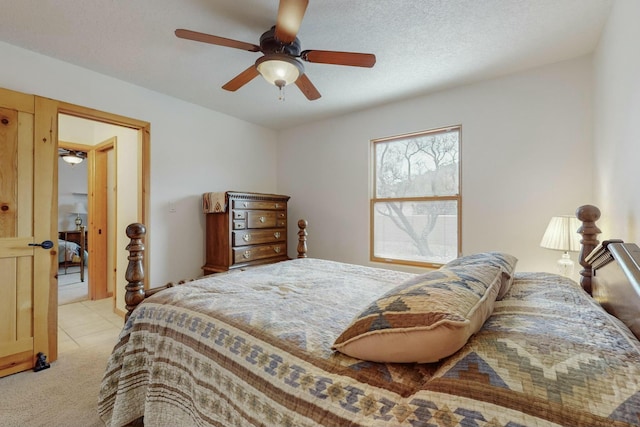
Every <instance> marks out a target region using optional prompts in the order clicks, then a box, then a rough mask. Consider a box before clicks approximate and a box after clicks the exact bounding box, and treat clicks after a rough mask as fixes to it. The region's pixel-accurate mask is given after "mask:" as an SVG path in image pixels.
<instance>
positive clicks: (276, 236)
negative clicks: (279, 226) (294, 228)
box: [273, 231, 280, 239]
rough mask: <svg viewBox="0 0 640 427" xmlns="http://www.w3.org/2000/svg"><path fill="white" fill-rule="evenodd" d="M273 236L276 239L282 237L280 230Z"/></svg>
mask: <svg viewBox="0 0 640 427" xmlns="http://www.w3.org/2000/svg"><path fill="white" fill-rule="evenodd" d="M273 237H275V238H276V239H279V238H280V232H279V231H276V232H275V233H273Z"/></svg>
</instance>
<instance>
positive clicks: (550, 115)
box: [278, 57, 593, 278]
mask: <svg viewBox="0 0 640 427" xmlns="http://www.w3.org/2000/svg"><path fill="white" fill-rule="evenodd" d="M591 70H592V68H591V57H583V58H579V59H576V60H571V61H566V62H562V63H558V64H555V65H551V66H546V67H542V68H538V69H534V70H530V71H527V72H523V73H519V74H515V75H511V76H506V77H503V78H499V79H495V80H490V81H486V82H482V83H478V84H473V85H469V86H464V87H459V88H456V89H453V90H448V91H445V92H440V93H436V94H434V95H430V96H424V97H419V98H416V99H413V100H409V101H405V102H399V103H396V104H392V105H387V106H384V107H380V108H374V109H371V110H368V111H364V112H360V113H356V114H350V115H346V116H344V117H340V118H335V119H331V120H326V121H322V122H317V123H314V124H311V125H305V126H301V127H299V128H296V129H291V130H287V131H283V132H282V133H281V135H280V136H279V140H280V142H279V144H278V152H279V157H280V162H279V170H278V190H279V191H280V192H281V193H283V194H288V195H290V196H291V211H290V214H289V218H290V219H292V221H290V223H291V225H292V228H291V230H290V234H291V235H292V236H295V233H293V231H294V229H293V225H294V224H295V221H293V220H294V219H297V218H305V219H307V220H309V227H308V232H309V254H310V256H314V257H319V258H328V259H335V260H341V261H346V262H352V263H358V264H371V263H370V262H369V186H370V182H369V176H370V175H369V174H370V171H369V155H370V151H369V150H370V142H369V141H370V140H371V139H373V138H380V137H386V136H391V135H398V134H404V133H409V132H416V131H421V130H426V129H432V128H439V127H443V126H448V125H456V124H462V169H463V172H462V197H463V205H462V215H463V225H462V227H463V230H462V238H463V243H462V245H463V247H462V249H463V253H465V254H469V253H473V252H478V251H483V250H502V251H506V252H509V253H512V254H513V255H515V256H517V257H518V258H519V260H520V261H519V264H518V270H519V271H541V270H542V271H554V269H555V261H556V260H557V259H558V258H559V257H560V254H559V253H557V252H554V251H550V250H547V249H542V248H540V247H539V244H540V240H541V238H542V234H543V233H544V231H545V228H546V226H547V223H548V221H549V219H550V218H551V216H553V215H557V214H573V212H574V211H575V209H576V207H578V206H580V205H583V204H587V203H593V197H592V196H593V194H592V193H593V192H592V187H591V185H590V184H591V182H592V172H591V164H592V150H591V144H592V140H591V132H592V129H591V119H592V91H591V90H592V87H591V82H592V72H591ZM576 255H577V254H573V258H574V260H575V259H576ZM576 270H577V269H576ZM577 277H578V276H577V274H576V278H577Z"/></svg>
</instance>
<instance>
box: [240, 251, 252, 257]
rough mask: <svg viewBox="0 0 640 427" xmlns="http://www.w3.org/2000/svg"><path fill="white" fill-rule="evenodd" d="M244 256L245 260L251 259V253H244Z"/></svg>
mask: <svg viewBox="0 0 640 427" xmlns="http://www.w3.org/2000/svg"><path fill="white" fill-rule="evenodd" d="M242 256H243V257H244V258H245V259H249V258H251V251H244V253H243V254H242Z"/></svg>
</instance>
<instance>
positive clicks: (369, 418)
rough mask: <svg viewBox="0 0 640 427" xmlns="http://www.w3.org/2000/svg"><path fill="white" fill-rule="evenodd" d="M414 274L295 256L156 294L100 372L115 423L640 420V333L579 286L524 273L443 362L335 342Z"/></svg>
mask: <svg viewBox="0 0 640 427" xmlns="http://www.w3.org/2000/svg"><path fill="white" fill-rule="evenodd" d="M412 276H413V275H412V274H409V273H402V272H394V271H389V270H382V269H375V268H369V267H361V266H355V265H348V264H341V263H335V262H331V261H322V260H317V259H298V260H292V261H287V262H282V263H277V264H270V265H267V266H262V267H256V268H252V269H249V270H246V271H238V272H233V273H229V274H219V275H213V276H209V277H206V278H203V279H201V280H198V281H196V282H192V283H189V284H187V285H184V286H180V287H175V288H171V289H168V290H166V291H163V292H160V293H158V294H156V295H155V296H153V297H151V298H149V299H148V300H147V301H145V302H144V303H143V304H141V305H140V306H139V307H138V308H137V309H136V310H135V311H134V313H133V314H132V316H131V318H130V319H129V321H128V322H127V324H126V326H125V327H124V329H123V331H122V333H121V335H120V340H119V342H118V344H117V345H116V346H115V348H114V350H113V354H112V356H111V358H110V360H109V363H108V367H107V369H106V372H105V376H104V379H103V383H102V389H101V392H100V398H99V412H100V415H101V417H102V419H103V420H104V421H105V423H106V424H107V425H110V426H122V425H126V424H128V423H131V422H132V421H134V420H139V419H140V418H142V417H144V424H145V425H147V426H187V425H189V426H196V425H197V426H290V427H293V426H296V427H298V426H299V427H305V426H411V427H418V426H442V427H456V426H479V427H494V426H511V427H517V426H630V425H640V342H638V340H637V339H635V337H633V335H632V334H631V333H630V332H629V330H628V329H627V328H626V327H625V326H624V325H623V324H622V323H620V322H618V321H617V320H616V319H615V318H612V317H611V316H609V315H608V314H607V313H605V312H604V311H603V310H602V309H601V308H600V307H599V306H598V305H597V304H596V303H595V302H594V301H593V300H592V299H591V298H590V297H589V296H588V295H587V294H586V293H584V292H583V291H582V289H581V288H580V287H579V285H577V284H576V283H575V282H573V281H570V280H567V279H564V278H562V277H560V276H557V275H553V274H546V273H518V274H517V275H516V280H515V282H514V284H513V286H512V288H511V290H510V291H509V293H508V294H507V295H506V297H505V298H504V299H503V300H501V301H497V302H496V305H495V308H494V313H493V315H492V316H491V317H490V318H489V319H488V320H487V321H486V323H485V324H484V327H483V328H482V329H481V330H480V331H479V332H478V333H477V334H476V335H474V336H473V337H472V338H471V339H470V340H469V342H468V343H467V344H466V345H465V346H464V347H463V348H462V349H461V350H460V351H458V352H457V353H455V354H454V355H452V356H450V357H449V358H446V359H444V360H443V361H441V362H440V363H437V364H380V363H370V362H364V361H361V360H357V359H353V358H350V357H348V356H345V355H342V354H340V353H336V352H333V351H332V350H331V345H332V344H333V342H334V340H335V339H336V337H338V336H339V335H340V333H341V332H342V330H343V329H344V328H346V326H347V325H348V324H349V323H350V321H351V320H352V318H353V317H354V316H355V315H356V314H357V313H358V312H360V311H361V310H362V309H363V308H365V307H366V306H367V305H368V304H369V303H370V302H371V301H372V300H374V299H375V298H377V297H378V296H380V295H382V294H384V293H385V292H386V291H388V290H389V289H390V288H393V287H394V286H396V285H398V284H400V283H401V282H402V281H404V280H406V279H408V278H410V277H412Z"/></svg>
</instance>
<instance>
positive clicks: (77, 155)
mask: <svg viewBox="0 0 640 427" xmlns="http://www.w3.org/2000/svg"><path fill="white" fill-rule="evenodd" d="M60 157H62V160H64V161H65V162H67V163H69V164H70V165H71V166H74V165H77V164H78V163H82V161H83V160H84V159H85V157H87V155H86V153H83V152H82V151H71V150H69V151H66V152H63V153H61V154H60Z"/></svg>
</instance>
